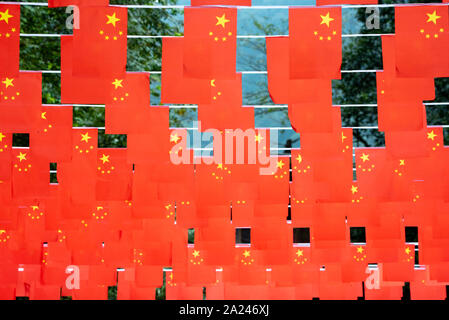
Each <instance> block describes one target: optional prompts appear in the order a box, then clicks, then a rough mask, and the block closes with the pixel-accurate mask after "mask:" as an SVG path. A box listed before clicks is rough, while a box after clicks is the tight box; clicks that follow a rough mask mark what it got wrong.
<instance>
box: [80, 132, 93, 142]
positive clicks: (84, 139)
mask: <svg viewBox="0 0 449 320" xmlns="http://www.w3.org/2000/svg"><path fill="white" fill-rule="evenodd" d="M89 139H92V137H89V132H86V133H85V134H82V133H81V141H84V142H86V143H88V142H89Z"/></svg>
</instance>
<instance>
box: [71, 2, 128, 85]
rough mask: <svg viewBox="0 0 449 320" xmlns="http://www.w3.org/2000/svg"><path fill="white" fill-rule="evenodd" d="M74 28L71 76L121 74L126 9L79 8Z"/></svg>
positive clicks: (122, 72)
mask: <svg viewBox="0 0 449 320" xmlns="http://www.w3.org/2000/svg"><path fill="white" fill-rule="evenodd" d="M80 11H81V13H80V28H79V29H74V30H73V50H74V51H73V52H74V53H80V52H82V54H75V55H74V56H73V75H75V76H92V77H105V76H107V77H113V76H119V75H120V76H124V74H125V72H126V46H127V34H128V32H127V26H128V11H127V8H123V7H120V8H119V7H82V8H81V9H80Z"/></svg>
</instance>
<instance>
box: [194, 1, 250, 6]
mask: <svg viewBox="0 0 449 320" xmlns="http://www.w3.org/2000/svg"><path fill="white" fill-rule="evenodd" d="M190 3H191V5H192V6H212V5H214V6H216V5H220V6H251V0H191V1H190Z"/></svg>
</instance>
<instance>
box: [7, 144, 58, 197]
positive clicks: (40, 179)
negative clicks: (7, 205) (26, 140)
mask: <svg viewBox="0 0 449 320" xmlns="http://www.w3.org/2000/svg"><path fill="white" fill-rule="evenodd" d="M11 156H12V163H11V164H12V194H13V197H14V198H17V199H21V198H37V197H42V196H45V195H46V194H47V193H48V191H49V185H50V164H49V162H47V161H45V160H44V159H42V158H40V157H38V156H35V155H34V152H33V151H32V150H31V149H29V148H15V149H13V151H12V154H11Z"/></svg>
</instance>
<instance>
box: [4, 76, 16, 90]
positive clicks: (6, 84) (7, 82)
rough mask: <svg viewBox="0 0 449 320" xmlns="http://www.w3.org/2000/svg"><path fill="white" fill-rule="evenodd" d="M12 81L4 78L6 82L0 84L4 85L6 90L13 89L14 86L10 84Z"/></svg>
mask: <svg viewBox="0 0 449 320" xmlns="http://www.w3.org/2000/svg"><path fill="white" fill-rule="evenodd" d="M13 81H14V79H9V78H6V80H4V81H2V83H4V84H5V87H6V89H8V87H14V84H13V83H12V82H13Z"/></svg>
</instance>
